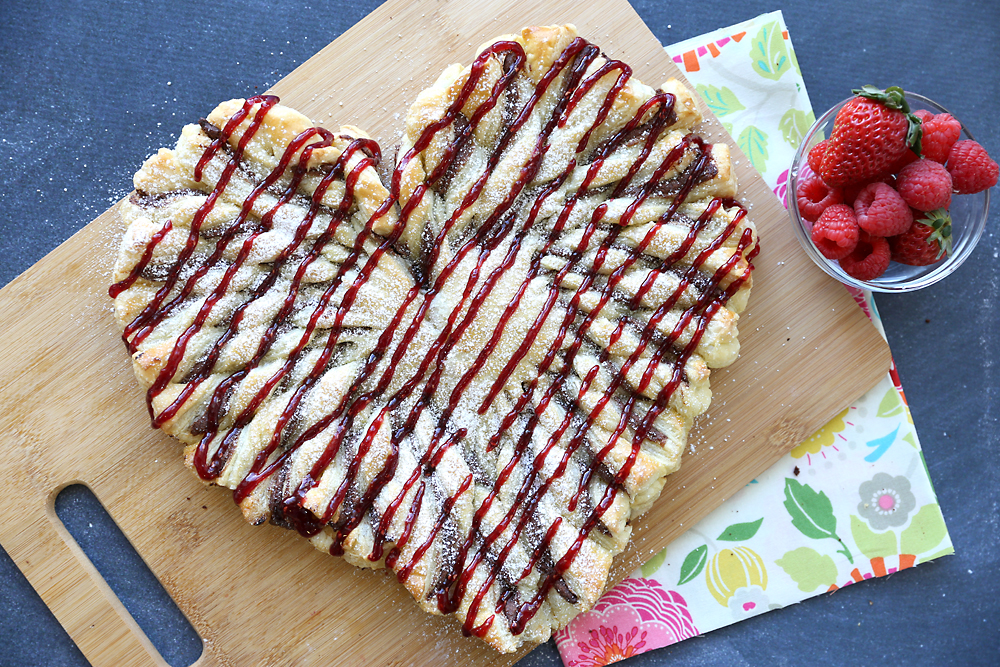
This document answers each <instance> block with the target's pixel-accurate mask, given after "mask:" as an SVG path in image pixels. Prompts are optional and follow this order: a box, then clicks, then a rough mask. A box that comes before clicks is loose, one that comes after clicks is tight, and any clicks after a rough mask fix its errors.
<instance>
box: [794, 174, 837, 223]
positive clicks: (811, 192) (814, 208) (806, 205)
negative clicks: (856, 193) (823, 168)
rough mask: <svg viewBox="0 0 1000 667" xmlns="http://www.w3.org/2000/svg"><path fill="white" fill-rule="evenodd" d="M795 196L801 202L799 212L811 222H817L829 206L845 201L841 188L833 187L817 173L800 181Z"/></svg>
mask: <svg viewBox="0 0 1000 667" xmlns="http://www.w3.org/2000/svg"><path fill="white" fill-rule="evenodd" d="M795 198H796V199H797V200H798V203H799V213H801V214H802V217H803V218H805V219H806V220H808V221H809V222H816V221H817V220H819V216H820V215H821V214H822V213H823V210H824V209H825V208H826V207H827V206H832V205H833V204H839V203H841V202H842V201H844V199H843V196H842V195H841V194H840V190H839V189H837V188H831V187H830V186H829V185H827V184H826V183H824V182H823V179H822V178H820V177H819V176H817V175H813V176H810V177H809V178H807V179H806V180H804V181H802V182H801V183H799V187H798V188H797V189H796V192H795Z"/></svg>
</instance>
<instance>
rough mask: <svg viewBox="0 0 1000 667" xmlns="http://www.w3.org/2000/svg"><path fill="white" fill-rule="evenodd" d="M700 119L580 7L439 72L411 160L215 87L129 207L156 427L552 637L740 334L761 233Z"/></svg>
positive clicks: (133, 298)
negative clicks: (209, 102) (590, 32)
mask: <svg viewBox="0 0 1000 667" xmlns="http://www.w3.org/2000/svg"><path fill="white" fill-rule="evenodd" d="M700 120H701V116H700V114H699V112H698V110H697V108H696V107H695V105H694V103H693V100H692V97H691V94H690V93H689V91H687V90H686V89H685V88H684V87H683V86H682V85H681V84H680V83H678V82H677V81H673V80H671V81H668V82H667V83H665V84H664V85H663V86H662V87H661V88H659V89H654V88H650V87H648V86H646V85H644V84H643V83H641V82H639V81H638V80H637V79H635V78H634V77H633V76H632V73H631V69H630V68H629V67H628V65H626V64H624V63H621V62H618V61H614V60H608V59H606V58H605V57H604V56H603V55H602V54H601V52H600V50H599V49H598V48H597V47H595V46H594V45H592V44H590V43H589V42H587V41H586V40H584V39H582V38H580V37H578V36H577V35H576V31H575V29H574V28H573V27H572V26H558V27H542V28H527V29H525V30H523V31H522V33H521V34H520V35H516V36H504V37H501V38H498V39H497V40H494V41H493V42H491V43H489V44H487V45H486V46H485V47H483V48H482V49H481V51H480V54H479V56H478V57H477V58H476V60H475V62H473V64H472V65H471V66H468V67H462V66H460V65H455V66H452V67H450V68H449V69H447V70H446V71H445V72H444V73H443V74H442V75H441V76H440V78H439V79H438V80H437V82H436V83H435V84H434V85H433V86H431V87H430V88H428V89H427V90H425V91H424V92H422V93H421V94H420V95H419V96H418V97H417V99H416V101H415V102H414V104H413V105H412V107H411V108H410V110H409V113H408V114H407V117H406V124H405V128H404V132H403V136H402V140H401V144H400V146H399V147H398V149H397V150H396V152H395V157H394V158H391V157H389V158H387V157H386V156H382V155H380V148H379V146H378V145H377V144H376V143H375V142H374V141H372V140H371V139H369V138H368V137H367V136H366V135H365V134H364V132H362V131H361V130H359V129H357V128H354V127H343V128H341V129H340V131H339V132H330V131H328V130H325V129H321V128H317V127H314V126H313V124H312V123H311V122H310V121H309V120H308V119H307V118H306V117H304V116H303V115H301V114H299V113H297V112H295V111H293V110H291V109H288V108H286V107H283V106H281V105H279V104H278V100H277V99H276V98H274V97H272V96H266V95H265V96H258V97H255V98H251V99H248V100H232V101H229V102H225V103H223V104H221V105H219V107H218V108H216V109H215V111H213V112H212V113H211V114H209V116H208V118H207V119H203V120H202V121H201V122H200V124H197V125H188V126H187V127H185V128H184V130H183V132H182V134H181V137H180V139H179V140H178V142H177V146H176V148H175V149H173V150H168V149H161V150H160V151H159V153H157V154H156V155H154V156H152V157H151V158H149V159H148V160H147V161H146V163H145V164H144V165H143V167H142V169H141V170H140V171H139V172H138V173H137V174H136V176H135V192H134V193H133V194H132V196H131V197H130V198H129V199H128V200H127V201H126V202H124V203H123V204H122V206H121V215H122V217H123V219H124V220H125V221H126V222H127V224H128V229H127V231H126V233H125V236H124V238H123V240H122V243H121V248H120V251H119V256H118V261H117V264H116V266H115V275H114V280H115V281H116V282H115V284H114V286H113V287H112V288H111V295H112V296H113V297H114V298H115V314H116V318H117V321H118V324H119V325H120V327H121V329H122V331H123V338H124V340H125V342H126V344H127V346H128V348H129V351H130V353H131V355H132V361H133V366H134V369H135V373H136V376H137V377H138V379H139V381H140V383H141V384H142V385H143V387H145V388H146V389H147V396H148V403H149V411H150V416H151V418H152V420H153V425H154V426H156V427H158V428H161V429H163V430H164V431H166V432H167V433H170V434H171V435H173V436H175V437H177V438H178V439H180V440H181V441H183V442H184V443H185V444H186V447H185V457H186V460H187V462H188V464H189V465H190V466H191V467H192V468H193V469H194V470H195V471H196V472H197V474H198V475H199V476H201V478H203V479H204V480H206V481H209V482H213V483H215V484H218V485H220V486H224V487H227V488H229V489H232V490H233V494H234V498H235V500H236V502H237V503H238V504H239V505H240V507H241V509H242V510H243V513H244V515H245V516H246V518H247V520H248V521H250V522H252V523H254V524H259V523H262V522H264V521H267V520H270V521H271V522H273V523H276V524H279V525H283V526H287V527H289V528H294V529H296V530H297V531H298V532H300V533H301V534H303V535H305V536H306V537H308V538H309V539H310V540H311V541H312V542H313V544H314V545H316V546H317V547H318V548H320V549H323V550H326V551H329V552H330V553H333V554H336V555H342V556H344V557H345V558H346V559H347V560H348V561H350V562H351V563H353V564H355V565H358V566H361V567H388V568H391V569H392V570H393V571H394V572H395V573H396V574H397V576H398V578H399V580H400V581H401V582H402V583H403V584H404V585H405V586H406V587H407V589H409V591H410V592H411V593H412V594H413V596H414V598H415V599H416V601H417V602H418V604H420V605H421V606H422V607H423V608H424V609H426V610H427V611H429V612H432V613H453V614H455V615H456V616H457V617H458V618H459V619H460V620H461V621H462V623H463V624H464V630H465V631H466V632H467V633H472V634H475V635H478V636H480V637H482V638H484V639H485V640H486V641H488V642H489V643H490V644H491V645H493V646H494V647H496V648H497V649H499V650H501V651H513V650H515V649H516V648H517V647H518V646H519V645H520V644H521V643H522V642H525V641H530V642H540V641H544V640H546V639H547V638H548V637H549V636H550V634H551V633H552V631H553V630H556V629H559V628H561V627H563V626H565V625H566V624H567V623H568V622H569V620H570V619H571V618H573V616H575V615H576V614H578V613H580V612H581V611H584V610H586V609H588V608H590V607H591V606H592V605H593V604H594V603H595V602H596V601H597V598H598V597H599V596H600V594H601V593H602V591H603V590H604V587H605V586H606V584H607V579H608V572H609V569H610V567H611V563H612V559H613V557H614V556H615V555H616V554H618V553H620V552H621V551H622V550H623V549H624V548H625V545H626V544H627V542H628V538H629V535H630V533H631V527H630V522H631V520H632V519H633V518H635V517H636V516H637V515H638V514H640V513H642V512H643V511H645V510H646V509H647V508H649V507H650V505H651V504H652V503H653V501H654V500H655V499H656V498H657V497H658V496H659V493H660V490H661V489H662V487H663V485H664V478H665V476H666V475H668V474H669V473H671V472H673V471H675V470H677V468H678V467H679V465H680V459H681V454H682V452H683V450H684V447H685V443H686V438H687V434H688V431H689V430H690V428H691V425H692V422H693V420H694V418H695V417H696V416H698V415H699V414H701V413H702V412H704V411H705V410H706V409H707V408H708V405H709V401H710V398H711V391H710V389H709V382H708V377H709V368H710V367H719V366H725V365H727V364H729V363H731V362H732V361H733V360H734V359H735V358H736V356H737V354H738V351H739V343H738V340H737V329H736V322H737V319H738V313H739V312H741V311H742V310H743V308H744V307H745V305H746V302H747V298H748V296H749V291H750V273H751V269H752V266H751V264H750V261H751V260H752V258H753V256H754V254H755V253H756V249H757V240H756V234H755V231H754V227H753V225H752V224H751V223H750V221H749V220H748V218H747V217H746V212H745V210H744V209H743V208H742V207H740V206H739V205H738V204H737V203H736V202H735V201H734V199H733V198H734V197H735V195H736V183H735V176H734V174H733V171H732V169H731V165H730V162H729V154H728V151H727V148H726V146H725V145H714V146H713V145H710V144H708V143H706V142H704V141H703V140H702V139H700V138H699V137H698V136H697V135H696V134H693V133H692V128H693V127H694V126H695V125H696V124H697V123H698V122H699V121H700Z"/></svg>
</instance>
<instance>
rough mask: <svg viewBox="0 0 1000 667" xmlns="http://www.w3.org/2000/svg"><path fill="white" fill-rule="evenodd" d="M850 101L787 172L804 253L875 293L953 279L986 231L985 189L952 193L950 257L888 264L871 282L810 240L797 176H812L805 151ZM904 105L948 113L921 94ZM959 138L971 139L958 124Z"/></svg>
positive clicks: (819, 133) (825, 118)
mask: <svg viewBox="0 0 1000 667" xmlns="http://www.w3.org/2000/svg"><path fill="white" fill-rule="evenodd" d="M852 99H854V98H853V97H849V98H847V99H846V100H844V101H843V102H841V103H840V104H837V105H836V106H834V107H833V108H832V109H830V110H829V111H827V112H826V113H825V114H823V115H822V116H820V118H819V119H818V120H817V121H816V122H815V123H814V124H813V126H812V127H811V128H810V129H809V132H807V133H806V136H805V137H804V138H803V139H802V143H801V144H800V145H799V149H798V151H796V153H795V158H794V160H793V161H792V168H791V170H790V171H789V174H788V181H789V182H788V188H789V190H788V212H789V214H790V215H791V221H792V228H793V229H794V230H795V236H796V238H798V240H799V243H800V244H802V248H803V250H805V251H806V254H807V255H809V257H810V258H812V260H813V261H814V262H816V265H817V266H819V268H821V269H823V270H824V271H825V272H826V273H828V274H829V275H831V276H833V277H834V278H836V279H837V280H839V281H840V282H842V283H844V284H845V285H851V286H853V287H857V288H860V289H868V290H872V291H874V292H912V291H913V290H918V289H921V288H923V287H927V286H928V285H933V284H934V283H936V282H938V281H939V280H941V279H942V278H944V277H945V276H948V275H951V274H952V273H953V272H954V271H955V269H957V268H958V267H959V266H961V265H962V262H964V261H965V260H966V259H967V258H968V257H969V255H970V254H971V253H972V249H973V248H975V247H976V243H978V242H979V238H980V237H981V236H982V235H983V230H984V229H985V228H986V214H987V212H988V211H989V208H990V190H989V189H986V190H984V191H983V192H977V193H976V194H972V195H959V194H952V197H951V207H950V208H949V209H948V211H949V213H951V235H952V252H951V254H950V255H949V256H948V257H946V258H945V259H942V260H941V261H940V262H938V263H937V264H932V265H930V266H907V265H906V264H899V263H897V262H890V263H889V268H888V269H886V272H885V273H883V274H882V275H881V276H879V277H878V278H876V279H875V280H858V279H856V278H852V277H851V276H849V275H847V273H846V272H845V271H844V270H843V269H842V268H840V264H839V263H838V262H837V261H836V260H830V259H827V258H826V257H824V256H823V255H822V254H820V252H819V250H818V249H817V248H816V246H815V245H813V242H812V238H811V234H812V223H811V222H809V221H808V220H806V219H805V218H803V217H802V216H801V215H800V214H799V204H798V197H797V196H796V192H798V186H799V180H800V177H801V176H803V175H805V174H811V173H812V170H811V169H810V168H809V164H808V162H807V158H808V155H809V149H811V148H812V147H813V146H815V145H816V144H818V143H819V142H820V141H822V140H823V139H824V138H825V137H826V136H827V135H828V134H829V130H830V129H832V127H833V120H834V118H836V116H837V112H838V111H840V108H841V107H843V106H844V105H845V104H847V103H848V102H849V101H850V100H852ZM906 101H907V102H908V103H909V105H910V110H911V111H917V110H918V109H926V110H928V111H930V112H932V113H935V114H939V113H948V110H947V109H945V108H944V107H943V106H941V105H940V104H938V103H936V102H934V101H933V100H929V99H927V98H926V97H923V96H922V95H917V94H915V93H911V92H907V93H906ZM959 122H961V121H959ZM959 139H960V140H961V139H972V135H971V134H970V133H969V130H968V129H967V128H966V127H965V125H962V136H961V137H959Z"/></svg>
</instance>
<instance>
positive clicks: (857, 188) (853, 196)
mask: <svg viewBox="0 0 1000 667" xmlns="http://www.w3.org/2000/svg"><path fill="white" fill-rule="evenodd" d="M876 182H878V183H885V184H886V185H888V186H889V187H891V188H892V189H896V177H895V176H892V175H891V174H890V175H889V176H886V177H885V178H880V179H878V181H865V182H864V183H858V184H856V185H848V186H847V187H845V188H843V189H842V190H841V192H842V194H843V195H844V203H845V204H847V205H849V206H854V202H855V201H856V200H857V198H858V194H860V193H861V191H862V190H864V189H865V188H866V187H868V186H869V185H871V184H872V183H876Z"/></svg>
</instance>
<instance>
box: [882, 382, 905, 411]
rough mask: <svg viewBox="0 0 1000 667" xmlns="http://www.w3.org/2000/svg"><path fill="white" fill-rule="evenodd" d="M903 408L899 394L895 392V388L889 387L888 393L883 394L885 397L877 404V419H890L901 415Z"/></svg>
mask: <svg viewBox="0 0 1000 667" xmlns="http://www.w3.org/2000/svg"><path fill="white" fill-rule="evenodd" d="M904 410H905V408H904V407H903V399H901V398H900V397H899V392H898V391H896V388H895V387H890V388H889V391H887V392H885V396H883V397H882V400H881V401H880V402H879V404H878V414H877V415H876V416H877V417H892V416H893V415H898V414H901V413H902V412H903V411H904Z"/></svg>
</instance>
